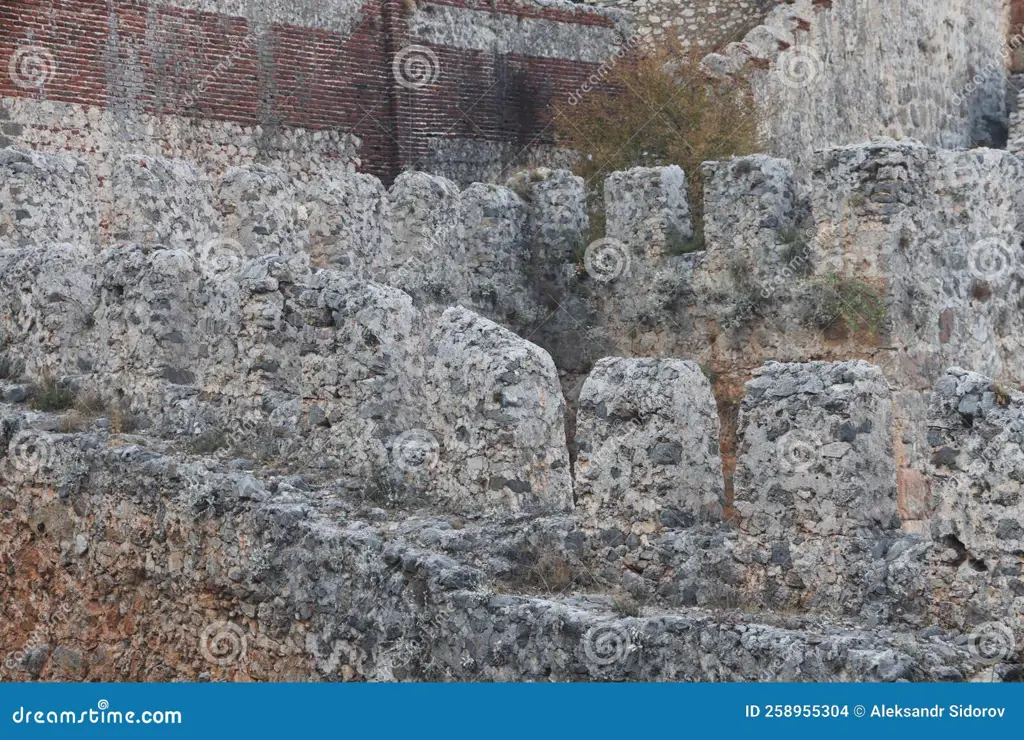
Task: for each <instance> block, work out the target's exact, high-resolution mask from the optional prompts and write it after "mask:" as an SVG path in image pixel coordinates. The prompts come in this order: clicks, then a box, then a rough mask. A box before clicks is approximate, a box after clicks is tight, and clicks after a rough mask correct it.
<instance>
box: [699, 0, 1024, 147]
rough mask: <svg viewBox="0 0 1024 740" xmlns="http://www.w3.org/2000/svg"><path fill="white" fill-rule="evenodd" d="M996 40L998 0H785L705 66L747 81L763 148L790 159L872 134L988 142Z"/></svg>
mask: <svg viewBox="0 0 1024 740" xmlns="http://www.w3.org/2000/svg"><path fill="white" fill-rule="evenodd" d="M1008 36H1009V17H1008V12H1007V5H1006V4H1005V3H1004V1H1003V0H984V1H983V2H973V1H969V0H955V1H954V2H951V3H934V2H930V0H913V1H912V2H905V3H900V4H899V5H892V4H888V3H876V2H871V0H836V2H830V3H827V4H826V3H818V2H815V1H814V0H796V1H795V2H792V3H785V4H782V5H779V6H777V7H776V8H775V9H773V10H772V11H771V12H769V13H768V15H767V16H766V18H765V20H764V23H763V24H762V25H759V26H757V27H756V28H754V29H752V30H751V31H750V33H749V34H747V36H746V37H745V38H744V39H743V40H742V43H733V44H730V45H728V46H727V47H725V48H724V49H723V50H722V52H721V53H716V54H713V55H711V56H710V57H708V58H706V59H705V67H706V69H707V70H708V71H709V72H711V73H713V74H715V75H732V74H737V73H742V74H743V75H745V76H747V77H748V78H749V79H751V80H752V82H753V85H754V90H755V96H756V98H757V99H758V104H759V108H760V109H761V111H762V114H763V116H764V121H763V130H764V132H765V135H766V138H767V140H768V141H769V142H770V148H771V150H772V152H773V153H775V154H778V155H781V156H785V157H790V158H793V159H795V160H796V161H797V163H798V164H800V163H802V162H806V161H807V160H808V159H809V158H810V154H811V152H812V151H813V150H814V149H818V148H822V147H826V146H835V145H838V144H855V143H859V142H861V141H864V140H865V139H869V138H873V137H877V136H892V137H894V138H904V137H914V138H917V139H920V140H921V141H923V142H925V143H927V144H932V145H937V146H943V147H950V148H952V147H966V146H970V145H972V144H979V143H980V144H982V145H986V146H992V145H1001V144H1002V142H1003V141H1005V138H1006V117H1007V105H1006V99H1005V98H1006V69H1007V60H1006V58H1005V55H1006V51H1007V50H1006V39H1007V38H1008ZM867 39H872V42H870V43H869V42H868V41H867ZM897 60H898V64H899V69H900V72H899V74H897V75H894V74H891V69H892V67H893V65H894V64H896V63H897ZM854 101H856V102H854Z"/></svg>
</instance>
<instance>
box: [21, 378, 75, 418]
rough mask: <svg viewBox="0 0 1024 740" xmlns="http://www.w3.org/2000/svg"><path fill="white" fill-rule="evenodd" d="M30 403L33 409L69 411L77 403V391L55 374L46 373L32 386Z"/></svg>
mask: <svg viewBox="0 0 1024 740" xmlns="http://www.w3.org/2000/svg"><path fill="white" fill-rule="evenodd" d="M29 404H30V406H31V408H32V410H33V411H67V410H68V409H71V408H72V407H74V405H75V393H74V391H72V390H71V388H69V387H68V386H67V385H66V384H64V383H62V382H60V381H59V380H57V379H56V378H54V377H53V376H50V375H44V376H43V377H42V379H41V380H40V381H39V383H37V384H35V385H33V386H32V388H31V392H30V394H29Z"/></svg>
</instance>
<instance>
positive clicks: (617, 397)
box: [576, 358, 724, 533]
mask: <svg viewBox="0 0 1024 740" xmlns="http://www.w3.org/2000/svg"><path fill="white" fill-rule="evenodd" d="M579 404H580V411H579V416H578V417H577V426H576V449H577V454H578V456H577V460H576V497H577V505H578V506H579V507H580V508H581V509H582V511H583V512H585V515H586V517H587V519H588V520H589V521H590V522H592V523H593V524H594V525H595V526H608V525H609V524H610V523H614V522H620V523H623V524H624V525H625V526H626V527H627V529H632V530H634V531H636V532H637V533H640V532H653V531H654V530H655V529H657V528H660V527H661V526H667V527H686V526H690V525H692V524H694V523H695V522H700V521H717V520H718V519H720V518H721V514H722V505H723V503H724V491H723V483H722V460H721V457H720V454H719V449H718V433H719V426H718V414H717V411H716V409H715V400H714V398H713V397H712V395H711V385H710V383H708V381H707V378H705V377H704V375H703V374H702V373H701V370H700V368H699V367H698V366H697V365H695V364H694V363H692V362H682V361H679V360H642V359H624V358H607V359H604V360H601V361H600V362H598V363H597V366H596V367H595V368H594V370H593V371H592V372H591V373H590V375H589V376H588V378H587V381H586V382H585V383H584V384H583V390H582V392H581V393H580V401H579Z"/></svg>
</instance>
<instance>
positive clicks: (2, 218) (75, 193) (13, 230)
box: [0, 147, 98, 249]
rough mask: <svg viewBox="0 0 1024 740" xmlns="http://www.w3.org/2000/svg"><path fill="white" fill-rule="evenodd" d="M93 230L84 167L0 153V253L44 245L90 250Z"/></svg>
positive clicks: (54, 158)
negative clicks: (67, 244)
mask: <svg viewBox="0 0 1024 740" xmlns="http://www.w3.org/2000/svg"><path fill="white" fill-rule="evenodd" d="M97 224H98V217H97V213H96V202H95V199H94V195H93V186H92V181H91V178H90V174H89V170H88V168H87V167H86V164H85V162H83V161H82V160H80V159H76V158H75V157H72V156H71V155H68V154H41V153H39V152H34V151H28V150H22V149H16V148H14V147H7V148H4V149H0V249H7V248H11V247H25V246H30V245H33V244H46V243H48V242H73V243H75V244H81V245H82V246H84V247H93V246H95V244H96V243H97V239H98V233H97Z"/></svg>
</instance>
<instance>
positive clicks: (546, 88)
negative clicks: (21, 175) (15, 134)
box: [0, 0, 614, 182]
mask: <svg viewBox="0 0 1024 740" xmlns="http://www.w3.org/2000/svg"><path fill="white" fill-rule="evenodd" d="M262 4H263V5H267V6H273V5H274V2H273V1H272V0H264V1H263V2H262ZM431 4H432V5H439V6H455V7H461V8H468V9H472V10H477V11H479V12H480V13H489V14H508V15H514V16H516V17H517V18H519V19H537V20H540V21H544V22H549V23H559V24H572V25H573V26H574V27H580V28H581V29H582V28H583V27H592V26H598V27H607V28H609V29H611V28H613V26H614V21H613V20H612V19H611V18H610V17H609V16H608V15H607V14H602V13H599V12H595V11H593V10H590V9H586V8H583V7H580V8H573V7H571V6H553V7H548V6H542V5H538V4H535V3H532V2H517V1H516V0H492V2H490V3H487V4H480V5H478V4H477V3H475V2H472V0H440V1H439V2H433V3H431ZM353 7H355V6H353ZM418 9H419V6H418V5H417V4H416V3H415V2H406V0H370V1H369V2H365V3H363V4H362V5H361V6H360V7H359V8H358V13H356V14H355V16H354V18H353V19H352V21H351V26H350V28H349V29H348V31H339V30H337V29H329V28H318V27H313V26H299V25H292V24H288V23H280V22H270V23H256V22H253V21H252V20H250V19H247V18H244V17H240V16H230V15H224V14H219V13H214V12H208V11H205V10H198V9H190V8H183V7H177V6H172V5H167V4H157V3H155V2H139V1H133V0H114V1H111V2H108V1H107V0H79V1H77V2H68V1H67V0H15V1H14V2H5V3H3V4H2V5H0V28H2V29H3V33H2V34H0V61H2V62H4V63H5V65H4V66H6V62H7V61H8V60H11V59H12V57H14V55H16V54H17V53H18V50H19V49H24V48H25V47H31V46H35V47H42V48H43V49H45V50H46V52H45V53H48V54H50V55H52V62H53V65H52V68H51V69H52V75H50V76H49V77H48V79H46V81H45V84H43V85H42V86H40V87H38V88H35V87H26V86H19V85H17V84H15V78H14V77H13V76H12V75H11V74H6V73H5V72H7V70H6V69H0V97H6V98H22V99H24V98H29V99H33V100H39V101H56V102H61V103H70V104H77V105H83V106H96V107H100V108H103V109H106V110H109V111H111V112H113V113H114V114H115V115H121V114H124V115H125V116H131V115H135V114H138V113H144V114H148V115H154V116H163V115H169V114H170V115H176V116H183V117H185V118H187V119H191V120H194V121H195V120H204V121H230V122H235V123H239V124H244V125H247V126H259V127H261V129H262V130H263V131H265V132H273V131H276V130H281V129H287V128H292V127H297V128H302V129H305V130H307V131H314V132H315V131H322V130H336V131H343V132H346V133H351V134H354V135H355V136H357V137H358V138H359V139H360V141H361V145H360V147H359V149H358V152H357V155H358V158H359V160H360V163H361V164H360V167H361V169H362V170H364V171H366V172H369V173H372V174H375V175H378V176H379V177H381V178H382V179H384V180H385V181H386V182H390V181H391V180H392V179H393V177H394V176H395V175H396V174H397V173H398V172H400V171H401V170H402V169H405V168H409V167H413V168H414V167H415V166H416V165H417V164H419V163H421V162H422V161H423V159H424V157H426V156H427V155H428V154H429V153H430V151H431V141H433V140H435V139H437V138H462V139H471V140H484V141H489V142H500V143H503V144H506V145H509V146H510V148H512V149H513V150H515V149H518V148H522V147H525V146H526V145H528V144H533V145H535V144H548V143H551V141H552V136H551V131H550V128H549V127H548V125H547V124H548V123H549V122H550V104H551V102H552V101H553V100H554V99H556V98H557V97H558V96H562V97H568V95H569V94H570V93H571V92H572V91H573V90H575V89H576V88H577V87H578V86H579V85H580V83H581V82H582V81H583V80H584V79H585V78H586V77H587V76H588V75H590V74H592V73H593V72H594V71H595V70H596V68H597V66H598V65H597V64H594V63H593V62H584V61H577V60H573V59H558V58H554V57H551V56H541V55H540V54H538V55H537V56H527V55H522V54H502V53H489V52H485V51H479V50H473V49H468V48H454V47H445V46H437V45H431V46H430V48H431V50H432V52H433V53H434V54H435V55H436V58H437V60H438V63H439V75H438V78H437V80H436V81H435V82H434V83H433V84H431V85H429V86H427V87H424V88H422V89H409V88H407V87H403V86H402V85H400V84H399V83H398V82H397V81H396V79H395V76H394V75H393V73H392V62H393V60H394V58H395V55H396V54H398V53H399V52H400V51H401V50H402V49H403V48H405V47H407V46H408V45H410V44H423V42H422V41H419V40H418V39H417V38H415V37H414V36H412V35H411V34H410V31H409V28H408V25H407V22H406V21H407V19H408V17H409V16H410V15H411V14H413V13H415V12H416V11H417V10H418ZM324 25H326V23H325V24H324ZM14 58H16V57H14ZM15 123H17V121H15ZM15 143H16V141H15Z"/></svg>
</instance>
